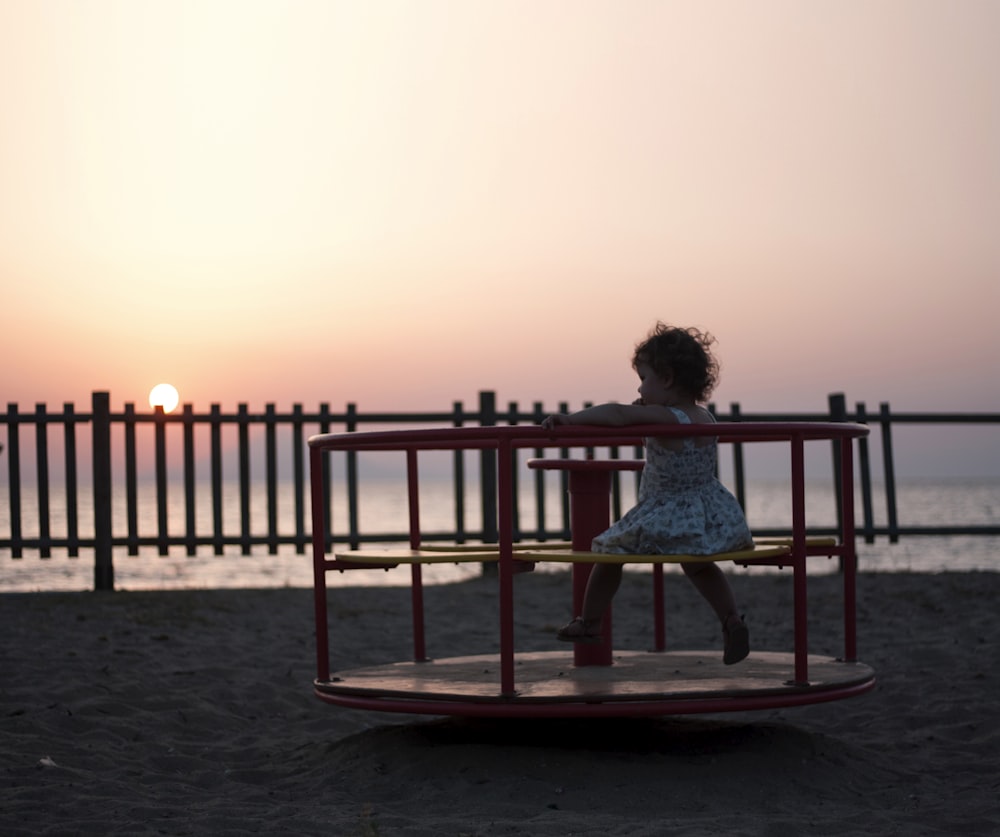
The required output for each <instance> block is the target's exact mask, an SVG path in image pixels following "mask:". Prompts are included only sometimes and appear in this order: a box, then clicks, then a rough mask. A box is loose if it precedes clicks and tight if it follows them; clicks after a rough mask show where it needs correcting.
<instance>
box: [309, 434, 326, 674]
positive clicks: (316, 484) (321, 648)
mask: <svg viewBox="0 0 1000 837" xmlns="http://www.w3.org/2000/svg"><path fill="white" fill-rule="evenodd" d="M309 482H310V486H311V491H312V498H311V499H312V547H313V612H314V614H315V621H316V679H317V680H329V679H330V640H329V634H328V632H327V630H328V627H327V614H326V519H325V518H326V516H325V514H324V497H323V451H322V450H321V449H320V448H319V447H310V448H309Z"/></svg>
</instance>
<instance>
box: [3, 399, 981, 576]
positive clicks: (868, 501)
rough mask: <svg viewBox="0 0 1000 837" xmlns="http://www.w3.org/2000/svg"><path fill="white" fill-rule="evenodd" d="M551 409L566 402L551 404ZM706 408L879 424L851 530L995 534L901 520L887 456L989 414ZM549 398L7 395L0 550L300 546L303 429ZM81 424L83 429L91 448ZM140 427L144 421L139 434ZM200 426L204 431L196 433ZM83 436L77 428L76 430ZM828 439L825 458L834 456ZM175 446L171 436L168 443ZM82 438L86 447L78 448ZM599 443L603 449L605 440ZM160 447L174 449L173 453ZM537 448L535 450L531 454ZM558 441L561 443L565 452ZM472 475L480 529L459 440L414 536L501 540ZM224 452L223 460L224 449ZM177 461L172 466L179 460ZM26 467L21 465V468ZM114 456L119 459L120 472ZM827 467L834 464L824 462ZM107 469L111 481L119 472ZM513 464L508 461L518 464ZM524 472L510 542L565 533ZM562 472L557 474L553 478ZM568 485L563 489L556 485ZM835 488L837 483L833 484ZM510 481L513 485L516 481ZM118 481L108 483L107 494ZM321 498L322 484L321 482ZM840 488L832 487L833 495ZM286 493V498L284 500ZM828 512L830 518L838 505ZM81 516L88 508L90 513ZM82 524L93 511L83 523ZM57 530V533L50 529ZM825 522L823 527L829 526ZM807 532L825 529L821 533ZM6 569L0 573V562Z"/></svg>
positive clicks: (347, 468) (536, 410)
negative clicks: (281, 401)
mask: <svg viewBox="0 0 1000 837" xmlns="http://www.w3.org/2000/svg"><path fill="white" fill-rule="evenodd" d="M555 409H556V410H558V411H566V410H567V409H568V407H567V404H566V403H560V404H559V405H558V406H557V407H556V408H555ZM712 409H713V412H714V413H715V415H716V418H717V419H719V420H720V421H733V422H740V421H742V422H773V421H792V422H809V421H815V422H830V421H835V422H842V421H850V422H858V423H862V424H868V425H871V426H875V425H877V426H878V438H879V440H880V443H881V445H880V446H881V456H882V462H881V472H882V475H883V493H884V496H883V501H884V508H885V515H886V523H885V524H884V525H882V524H876V523H875V515H874V511H873V509H874V503H875V497H874V491H875V489H874V485H873V481H872V463H871V456H870V454H869V439H868V438H867V437H865V438H861V439H858V440H857V441H856V444H857V445H858V451H857V452H858V457H857V464H858V468H857V480H858V484H859V489H860V491H859V502H860V506H861V509H860V511H861V515H860V516H861V520H860V521H859V525H858V527H857V531H858V534H859V535H860V536H862V537H864V538H865V540H866V541H868V542H869V543H870V542H873V541H874V539H875V538H876V537H887V538H888V539H889V540H890V542H895V541H897V540H898V539H899V537H900V536H904V535H907V536H908V535H1000V526H995V525H968V526H933V525H930V526H903V525H900V523H899V516H898V510H897V494H896V480H895V462H894V457H893V445H892V443H893V428H894V427H896V426H899V425H908V424H925V425H935V426H936V425H951V424H966V425H967V424H986V425H1000V414H998V413H965V414H941V413H893V412H892V411H891V410H890V408H889V405H888V404H885V403H883V404H881V405H880V408H879V410H878V411H877V412H873V413H869V412H868V410H867V409H866V407H865V405H864V404H863V403H858V404H857V405H856V407H855V409H854V411H853V412H851V411H849V410H848V409H847V405H846V399H845V397H844V396H843V395H841V394H834V395H830V396H829V398H828V412H826V413H780V414H778V413H743V412H742V411H741V410H740V407H739V405H738V404H732V405H731V406H730V409H729V412H728V413H727V412H720V411H718V410H716V409H715V407H714V406H713V408H712ZM549 412H552V410H551V409H545V408H543V406H542V404H541V403H537V402H536V403H534V404H533V405H532V408H531V409H530V410H524V409H521V408H520V407H519V406H518V404H517V403H516V402H510V403H509V404H508V406H507V408H506V409H501V408H499V407H498V406H497V401H496V395H495V394H494V393H493V392H489V391H486V392H481V393H480V394H479V400H478V404H477V405H476V408H475V409H473V410H467V409H466V408H465V407H464V406H463V405H462V403H461V402H455V403H454V404H453V406H452V409H451V410H450V411H442V412H423V413H386V412H372V413H360V412H358V409H357V406H356V405H355V404H348V405H347V406H346V409H345V410H344V411H343V412H332V411H331V409H330V406H329V405H328V404H320V405H319V407H318V409H317V410H315V411H310V412H307V411H305V410H304V409H303V408H302V406H301V405H299V404H296V405H294V406H293V407H292V409H291V411H288V412H279V411H278V410H276V409H275V406H274V405H273V404H268V405H266V406H265V409H264V412H262V413H258V412H250V410H249V409H248V407H247V405H246V404H240V405H238V407H237V410H236V411H235V412H223V411H222V409H221V408H220V406H219V405H211V407H210V409H209V411H208V412H207V413H205V412H202V413H196V412H195V411H194V409H193V407H192V405H190V404H186V405H184V406H183V408H182V409H181V410H180V411H179V412H177V413H170V414H165V413H164V412H163V410H162V408H159V407H158V408H156V410H155V411H154V412H152V413H138V412H137V411H136V409H135V405H134V404H125V405H124V409H123V410H122V412H112V410H111V407H110V395H109V394H108V393H106V392H95V393H93V395H92V398H91V409H90V412H87V413H80V412H77V411H76V408H75V406H74V405H73V404H70V403H67V404H65V405H64V406H63V409H62V411H60V412H55V411H51V412H50V411H49V409H48V408H47V406H46V405H45V404H38V405H36V406H35V409H34V411H32V412H21V411H20V409H19V407H18V405H17V404H16V403H11V404H8V405H7V410H6V412H4V413H0V424H2V425H3V427H4V428H5V430H6V439H5V441H4V442H3V443H2V447H0V463H2V464H5V465H6V471H7V487H8V505H9V509H8V510H9V531H7V532H4V531H2V530H0V550H4V551H6V550H9V552H10V556H11V557H12V558H14V559H20V558H22V557H23V556H24V551H25V550H37V551H38V554H39V556H40V557H41V558H43V559H44V558H49V557H51V555H52V550H53V549H65V550H66V551H67V554H68V555H69V556H70V557H77V556H78V555H79V554H80V550H81V549H89V550H93V553H94V587H95V589H98V590H110V589H113V587H114V566H113V553H114V550H115V549H116V548H118V549H124V550H126V551H127V554H129V555H137V554H139V549H140V547H155V548H156V549H157V551H158V552H159V554H161V555H166V554H168V551H169V549H170V548H171V547H182V548H183V549H184V550H185V552H186V554H187V555H196V554H197V552H198V549H199V548H211V550H212V551H213V552H214V553H215V554H217V555H221V554H223V552H224V549H225V547H227V546H229V547H233V546H235V547H238V548H239V550H240V552H241V554H245V555H246V554H250V553H251V551H252V549H253V548H254V547H266V548H267V551H268V552H269V553H270V554H275V553H276V552H277V550H278V548H279V546H282V545H285V546H294V548H295V550H296V552H299V553H304V552H305V550H306V547H307V546H308V544H309V543H310V540H311V537H312V535H311V531H310V529H311V527H310V525H309V523H308V521H309V513H308V494H309V477H308V473H307V468H306V464H305V457H306V455H307V453H306V447H307V446H306V440H307V439H308V438H309V436H312V435H316V434H327V433H331V432H347V433H350V432H355V431H357V430H358V429H359V427H360V426H362V425H364V426H366V427H370V426H372V425H375V426H379V425H381V426H411V427H412V426H414V425H425V426H442V425H445V426H451V427H463V426H480V427H490V426H495V425H517V424H526V423H530V424H537V423H538V422H540V421H541V420H542V419H543V418H544V417H545V416H546V415H547V414H548V413H549ZM149 425H151V426H152V440H151V447H152V458H153V469H152V471H153V474H152V479H153V481H154V483H155V505H156V520H157V526H156V534H154V535H140V534H139V530H140V526H139V520H140V500H139V493H140V492H139V488H140V484H141V482H142V479H143V478H141V477H140V469H139V465H138V463H139V459H140V456H139V454H140V449H142V445H140V443H139V439H138V438H137V436H138V433H139V428H140V427H141V426H149ZM81 426H83V427H84V428H87V429H89V431H90V432H89V445H87V444H86V434H82V433H81V432H80V429H81ZM173 427H179V428H180V436H181V440H180V455H179V456H178V455H177V451H176V450H174V449H171V448H169V445H168V441H173V440H172V439H171V438H170V436H169V434H168V428H173ZM26 428H31V430H33V433H29V434H27V435H28V436H30V439H29V438H27V436H25V437H22V430H25V429H26ZM258 429H262V432H263V441H262V442H257V441H255V440H254V439H252V438H251V436H252V431H256V430H258ZM227 431H229V432H235V434H236V444H235V453H233V451H232V450H231V449H230V448H231V447H232V446H231V445H230V446H226V445H224V444H223V434H224V433H225V432H227ZM279 431H280V432H281V435H282V436H287V437H288V439H287V440H286V442H285V444H284V446H283V447H282V446H281V445H279V438H278V437H279ZM144 432H145V431H144ZM205 435H207V437H208V438H207V441H206V440H205V439H204V438H202V437H203V436H205ZM81 436H83V439H81V438H80V437H81ZM55 439H59V440H61V449H62V461H61V462H60V463H53V461H51V459H52V458H51V457H50V448H53V447H58V446H57V445H53V444H52V443H53V441H54V440H55ZM838 444H841V443H840V442H833V443H832V447H833V456H834V457H836V456H837V448H836V446H837V445H838ZM206 446H207V449H208V450H207V460H208V463H209V464H208V471H209V493H210V497H211V500H210V505H211V511H212V514H211V526H210V527H209V529H208V530H207V531H206V530H202V529H199V528H198V525H197V515H196V510H197V509H198V502H199V501H198V492H197V491H196V465H197V463H198V462H199V461H202V460H203V459H204V458H205V457H206V452H205V450H204V448H205V447H206ZM175 447H176V442H175ZM727 447H728V448H730V449H731V457H732V475H733V484H734V493H735V494H736V496H737V499H738V500H739V501H740V502H741V504H743V505H744V507H745V504H746V493H747V479H746V467H745V463H744V457H743V446H742V444H741V443H739V442H735V443H732V444H731V445H728V446H727ZM81 449H82V450H81ZM602 453H603V451H602ZM170 454H173V456H171V455H170ZM540 454H541V451H539V452H538V455H540ZM567 454H568V451H562V455H564V456H565V455H567ZM478 455H479V462H478V483H479V493H480V509H479V512H480V516H481V523H480V526H479V527H476V528H470V526H469V525H468V522H467V517H468V515H467V509H466V505H465V489H466V485H467V483H468V475H467V473H466V470H467V469H466V461H465V458H464V457H463V455H462V451H454V452H453V454H452V457H453V458H452V463H451V474H450V479H451V484H452V492H453V497H454V505H455V520H454V526H453V527H452V528H451V529H449V530H447V531H438V532H427V533H424V535H423V537H424V539H425V540H428V541H432V540H438V541H445V540H447V541H456V542H459V543H463V542H468V541H476V542H483V543H494V542H496V540H497V519H496V509H497V497H496V485H497V479H496V476H497V463H496V454H495V452H494V451H486V450H483V451H479V452H478ZM606 455H607V456H608V457H609V458H619V457H621V456H623V455H625V456H628V457H635V458H641V450H640V449H634V448H626V449H625V450H624V452H623V451H622V450H621V449H620V448H619V447H615V446H611V447H609V448H608V449H607V451H606ZM227 457H228V459H227ZM178 461H179V465H178ZM279 463H281V464H283V465H286V466H287V465H288V463H290V468H291V472H292V473H291V485H292V491H291V493H292V497H291V498H290V499H291V503H292V504H293V510H292V519H293V521H294V525H293V528H294V531H292V532H283V531H280V530H279V525H278V505H279V493H280V491H279ZM26 464H27V465H30V466H31V467H29V468H26V467H24V466H25V465H26ZM57 465H61V472H62V480H63V486H62V488H63V489H64V496H65V521H64V523H63V525H61V526H59V527H55V526H54V525H53V503H52V497H51V495H52V493H53V485H54V482H55V480H54V478H53V471H54V470H55V471H58V470H60V468H58V467H56V466H57ZM87 465H89V470H90V474H89V476H90V480H91V482H92V489H93V491H92V506H93V508H92V509H91V510H89V511H90V513H91V514H92V528H91V529H90V532H89V533H82V531H81V530H82V529H83V528H84V527H83V526H82V525H81V517H82V516H83V515H84V513H85V510H82V509H81V492H80V478H81V476H80V475H81V471H85V470H86V466H87ZM116 466H117V469H116ZM261 467H262V468H263V474H264V478H263V482H264V485H265V492H266V501H265V515H266V518H267V519H266V531H264V533H263V534H260V533H258V534H254V532H255V531H258V530H257V528H256V527H255V526H254V525H253V524H254V522H255V521H253V520H252V519H251V518H252V503H251V472H252V470H254V469H260V468H261ZM178 468H179V470H180V472H181V474H180V476H181V482H182V485H183V497H184V527H183V532H176V531H171V529H170V525H169V515H168V491H169V487H170V486H171V485H172V484H173V483H172V481H171V479H170V478H171V477H172V476H173V477H174V478H175V479H176V476H177V474H176V471H177V470H178ZM234 468H235V471H236V474H237V480H236V484H237V486H238V489H237V491H238V505H239V521H240V525H239V531H238V532H231V531H227V530H226V528H225V526H224V519H223V509H224V505H225V502H226V500H227V499H229V498H228V497H226V496H224V486H225V485H228V483H227V482H226V480H225V474H226V472H227V469H229V470H232V469H234ZM325 468H326V471H325V473H324V480H325V481H327V483H328V484H329V480H330V479H331V477H330V473H329V468H330V466H329V465H328V464H327V465H326V466H325ZM25 470H33V472H34V478H35V495H36V499H35V503H36V504H37V534H25V532H24V519H25V509H24V502H25V494H26V492H25V480H24V479H23V478H22V473H23V471H25ZM835 472H836V469H834V473H835ZM116 473H117V474H118V478H117V479H116ZM515 474H516V470H515ZM530 479H532V480H533V498H534V519H533V521H531V522H530V523H525V522H524V521H522V519H521V515H520V512H519V511H518V508H517V504H515V507H514V512H515V517H514V533H515V538H516V539H525V538H530V539H538V540H548V539H565V538H566V537H568V533H569V508H568V499H567V494H566V492H565V491H562V492H561V493H560V497H561V508H560V510H559V512H560V514H559V517H560V525H559V526H558V527H557V528H552V527H549V526H546V522H545V521H546V498H545V483H544V475H543V474H542V473H541V472H540V471H536V472H535V473H534V474H532V475H531V476H530ZM563 479H565V475H563ZM624 479H637V477H633V476H627V475H622V474H616V475H615V477H614V480H613V488H612V504H613V505H612V514H613V516H614V518H618V517H620V516H621V513H622V483H621V481H622V480H624ZM344 480H345V484H346V491H347V498H346V499H347V523H348V525H347V531H346V532H345V533H344V534H343V535H340V536H338V540H340V541H341V542H344V543H348V544H350V545H351V546H353V547H357V546H359V545H360V544H361V543H365V542H391V541H404V540H406V538H407V534H406V533H404V532H363V531H361V526H360V525H359V515H358V489H359V480H360V477H359V474H358V461H357V453H356V452H354V451H349V452H346V453H345V454H344ZM563 487H565V486H563ZM838 488H839V486H838ZM517 490H519V489H518V486H517V485H515V491H517ZM116 492H117V493H116ZM327 496H329V492H327ZM835 496H839V491H838V492H835ZM282 502H283V503H284V502H288V498H287V497H283V498H282ZM116 503H118V504H119V505H122V506H124V517H125V519H124V526H121V527H119V528H118V529H115V528H114V526H113V519H112V518H113V515H112V508H113V506H114V505H115V504H116ZM841 511H842V510H840V509H838V510H837V516H838V520H839V518H840V514H841ZM88 518H89V515H88ZM88 522H89V521H88ZM56 528H59V529H60V531H58V532H57V531H55V529H56ZM832 530H833V527H831V531H832ZM754 531H755V532H756V533H759V534H761V535H784V534H787V533H788V530H787V529H766V528H760V527H756V526H755V527H754ZM816 534H823V532H820V531H817V532H816ZM0 572H2V570H0Z"/></svg>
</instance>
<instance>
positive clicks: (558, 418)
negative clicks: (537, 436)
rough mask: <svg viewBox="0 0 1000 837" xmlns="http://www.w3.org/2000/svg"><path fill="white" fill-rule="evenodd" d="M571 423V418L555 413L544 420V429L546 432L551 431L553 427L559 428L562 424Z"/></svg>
mask: <svg viewBox="0 0 1000 837" xmlns="http://www.w3.org/2000/svg"><path fill="white" fill-rule="evenodd" d="M569 423H570V421H569V416H567V415H566V414H565V413H553V414H552V415H551V416H548V417H547V418H545V419H543V420H542V427H544V428H545V429H546V430H551V429H552V428H553V427H558V426H559V425H560V424H569Z"/></svg>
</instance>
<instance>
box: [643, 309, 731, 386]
mask: <svg viewBox="0 0 1000 837" xmlns="http://www.w3.org/2000/svg"><path fill="white" fill-rule="evenodd" d="M714 342H715V338H714V337H712V335H710V334H708V333H707V332H701V331H699V330H698V329H696V328H677V327H675V326H669V325H665V324H664V323H661V322H658V323H657V324H656V326H655V328H653V330H652V331H651V332H650V333H649V336H648V337H647V338H646V339H645V340H643V341H642V342H641V343H639V344H638V345H637V346H636V347H635V353H634V354H633V355H632V368H633V369H634V368H636V366H638V365H639V364H640V363H646V364H648V365H649V366H650V367H651V368H652V370H653V371H654V372H655V373H656V374H657V375H660V376H661V377H666V376H667V375H669V374H673V376H674V383H675V384H676V385H677V386H678V387H680V388H681V389H682V390H684V391H685V392H687V393H688V394H689V395H690V396H691V397H692V398H694V400H695V401H700V402H705V401H707V400H708V397H709V396H710V395H711V394H712V390H714V389H715V386H716V384H718V382H719V362H718V361H717V360H716V359H715V356H714V355H713V354H712V351H711V349H710V348H709V347H710V346H711V345H712V344H713V343H714Z"/></svg>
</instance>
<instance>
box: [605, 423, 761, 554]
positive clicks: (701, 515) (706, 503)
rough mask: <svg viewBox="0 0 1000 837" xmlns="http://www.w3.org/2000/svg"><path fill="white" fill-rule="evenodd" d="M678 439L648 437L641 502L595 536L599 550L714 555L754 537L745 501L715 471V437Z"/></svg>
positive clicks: (640, 493)
mask: <svg viewBox="0 0 1000 837" xmlns="http://www.w3.org/2000/svg"><path fill="white" fill-rule="evenodd" d="M671 409H672V410H673V411H674V413H675V414H676V416H677V419H678V421H680V423H681V424H690V423H691V419H690V417H689V416H688V415H687V413H685V412H684V411H683V410H679V409H677V408H676V407H671ZM678 441H679V442H680V443H681V447H680V448H679V449H678V450H671V449H669V448H666V447H664V446H663V445H661V444H660V443H659V442H658V441H657V440H656V439H655V438H648V439H646V440H645V443H646V464H645V467H644V468H643V472H642V480H641V482H640V483H639V498H638V502H637V503H636V505H635V506H634V507H633V508H632V509H630V510H629V511H628V513H627V514H625V516H624V517H622V518H621V520H619V521H617V522H616V523H614V524H613V525H612V526H611V527H610V528H609V529H607V530H606V531H604V532H602V533H601V534H600V535H598V536H597V537H596V538H594V542H593V546H592V550H593V551H594V552H603V553H606V554H635V555H655V554H663V555H711V554H712V553H715V552H729V551H732V550H737V549H743V548H745V547H749V546H750V545H751V544H752V543H753V540H752V538H751V535H750V529H749V527H748V526H747V522H746V518H745V517H744V515H743V510H742V509H741V508H740V504H739V503H738V502H737V500H736V498H735V497H734V496H733V495H732V494H731V493H730V491H729V489H727V488H726V487H725V486H724V485H723V484H722V483H721V482H719V480H718V479H717V478H716V476H715V471H716V461H717V455H718V442H717V441H716V439H714V438H712V439H711V440H710V441H708V440H707V437H704V436H700V437H689V438H686V439H684V438H681V437H678ZM697 442H701V444H697Z"/></svg>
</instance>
